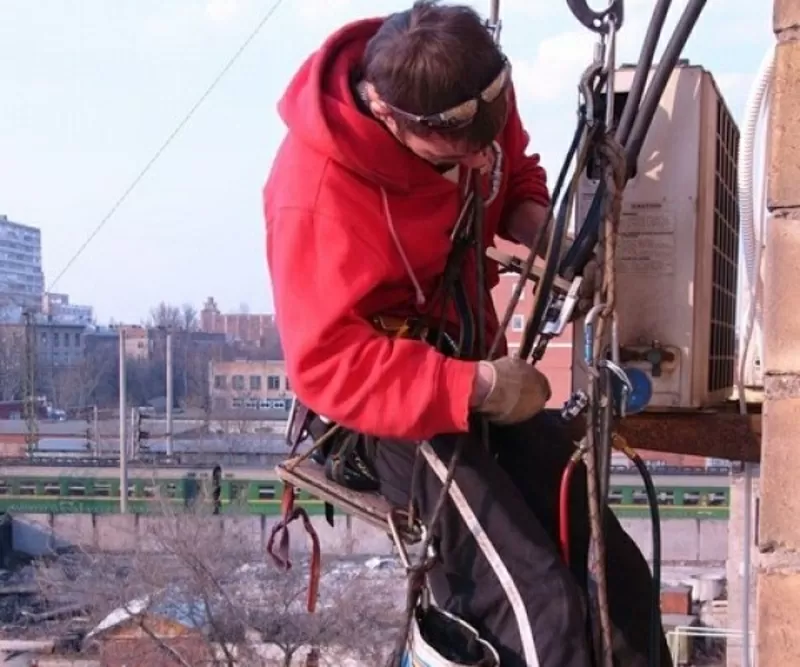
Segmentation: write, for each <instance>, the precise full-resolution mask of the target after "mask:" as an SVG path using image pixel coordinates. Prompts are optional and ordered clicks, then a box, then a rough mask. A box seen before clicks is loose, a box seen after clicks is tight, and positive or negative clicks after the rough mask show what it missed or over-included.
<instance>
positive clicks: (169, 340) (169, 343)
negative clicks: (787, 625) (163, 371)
mask: <svg viewBox="0 0 800 667" xmlns="http://www.w3.org/2000/svg"><path fill="white" fill-rule="evenodd" d="M172 385H173V381H172V333H171V332H169V331H168V332H167V456H172V402H173V400H174V397H173V395H172Z"/></svg>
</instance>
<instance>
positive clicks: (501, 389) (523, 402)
mask: <svg viewBox="0 0 800 667" xmlns="http://www.w3.org/2000/svg"><path fill="white" fill-rule="evenodd" d="M480 367H481V371H484V372H485V373H486V374H487V375H489V374H491V377H492V382H491V385H490V388H489V391H488V392H487V394H486V397H485V398H484V399H483V401H482V402H481V403H480V404H479V405H478V406H477V411H478V412H481V413H483V414H485V415H486V416H487V417H488V418H489V420H490V421H492V422H494V423H495V424H516V423H518V422H523V421H526V420H527V419H530V418H531V417H533V416H534V415H536V414H538V413H539V412H541V411H542V410H543V409H544V406H545V404H546V403H547V401H548V400H550V396H551V391H550V383H549V382H548V380H547V378H546V377H545V376H544V375H543V374H542V373H540V372H539V371H538V370H536V368H534V367H533V366H531V365H530V364H528V363H526V362H524V361H521V360H519V359H514V358H512V357H502V358H500V359H496V360H495V361H481V362H480ZM481 374H483V373H481Z"/></svg>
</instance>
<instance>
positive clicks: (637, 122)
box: [268, 0, 705, 667]
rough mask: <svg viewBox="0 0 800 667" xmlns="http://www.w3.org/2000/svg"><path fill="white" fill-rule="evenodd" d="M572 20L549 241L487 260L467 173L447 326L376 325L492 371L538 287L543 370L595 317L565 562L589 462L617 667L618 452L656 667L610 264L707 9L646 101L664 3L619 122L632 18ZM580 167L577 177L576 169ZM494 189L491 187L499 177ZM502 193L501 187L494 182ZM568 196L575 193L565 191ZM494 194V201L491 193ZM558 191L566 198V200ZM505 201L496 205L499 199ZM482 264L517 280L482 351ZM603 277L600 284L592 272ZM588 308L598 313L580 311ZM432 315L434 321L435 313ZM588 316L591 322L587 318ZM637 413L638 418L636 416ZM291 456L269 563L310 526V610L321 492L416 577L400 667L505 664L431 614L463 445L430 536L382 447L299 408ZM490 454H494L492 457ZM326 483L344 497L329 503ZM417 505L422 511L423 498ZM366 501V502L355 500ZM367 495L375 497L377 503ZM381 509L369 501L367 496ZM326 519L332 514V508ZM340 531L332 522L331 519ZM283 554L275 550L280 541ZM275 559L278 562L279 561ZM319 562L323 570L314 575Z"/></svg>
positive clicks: (453, 623)
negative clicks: (611, 521) (580, 478)
mask: <svg viewBox="0 0 800 667" xmlns="http://www.w3.org/2000/svg"><path fill="white" fill-rule="evenodd" d="M566 2H567V5H568V6H569V8H570V10H571V11H572V13H573V14H574V16H575V17H576V19H577V20H578V21H579V22H580V23H581V24H582V25H583V26H585V27H586V28H587V29H589V30H591V31H593V32H594V33H596V34H597V35H598V41H597V44H596V49H595V54H594V60H593V62H592V63H591V65H590V66H589V67H587V69H586V70H585V71H584V73H583V75H582V77H581V79H580V81H579V85H578V92H579V95H580V104H579V107H578V118H577V126H576V130H575V133H574V136H573V139H572V142H571V144H570V147H569V149H568V151H567V154H566V157H565V160H564V163H563V164H562V167H561V170H560V172H559V175H558V178H557V180H556V184H555V186H554V188H553V192H552V196H551V203H550V206H549V209H548V211H547V214H546V220H547V225H546V226H545V229H544V230H543V231H542V232H541V236H542V238H539V239H535V240H534V242H533V243H532V245H531V247H530V248H529V253H528V256H527V258H526V259H525V260H524V261H523V260H519V259H517V258H514V257H507V256H503V255H502V253H498V252H496V251H494V250H493V249H488V251H487V250H486V249H484V247H483V239H484V236H483V215H484V207H485V206H486V205H487V204H488V203H490V202H491V199H492V197H493V195H492V194H491V193H490V197H489V199H488V200H486V199H484V198H482V196H481V195H480V188H479V178H480V175H479V174H477V173H471V174H470V176H469V178H468V181H467V186H468V188H467V190H466V191H465V193H464V198H463V206H462V209H461V213H460V215H459V217H458V219H457V222H456V225H455V227H454V231H453V235H452V242H453V243H452V250H451V252H450V256H449V257H448V260H447V263H446V266H445V269H444V271H443V275H442V279H441V284H440V286H439V289H437V292H436V295H435V298H434V299H433V300H432V303H433V304H435V305H436V306H437V307H439V308H440V311H439V312H441V313H442V315H441V320H440V322H438V325H437V326H434V323H431V322H428V321H424V320H422V321H420V322H416V321H415V322H410V321H403V322H401V323H400V324H399V325H396V326H394V327H392V326H387V323H386V322H385V321H381V322H376V323H375V324H376V326H379V327H380V328H381V329H382V330H384V332H386V333H387V334H389V335H397V336H409V337H416V338H420V339H423V340H427V341H428V342H430V343H431V344H432V345H434V346H436V347H437V348H438V349H440V350H442V351H443V352H445V353H447V354H450V355H451V356H465V355H469V356H472V357H475V356H477V357H478V358H481V359H493V358H494V357H495V356H496V354H497V353H498V352H499V350H500V349H501V346H502V343H503V339H504V332H505V330H506V329H507V327H508V324H509V322H510V320H511V317H512V315H513V313H514V311H515V310H516V306H517V304H518V302H519V299H520V296H521V294H522V290H523V289H524V288H525V286H526V285H527V283H528V281H529V280H531V281H534V282H536V283H537V285H536V289H535V293H534V299H533V304H532V306H531V311H530V316H529V318H528V320H527V324H526V327H525V331H524V334H523V338H522V341H521V345H520V348H519V351H518V356H519V358H520V359H522V360H524V361H530V363H532V364H535V363H537V362H538V361H539V360H541V359H542V357H543V356H544V354H545V353H546V350H547V347H548V343H549V341H551V340H552V339H553V338H555V337H557V336H559V335H561V334H562V333H563V332H564V330H565V328H566V326H567V325H568V324H569V323H570V322H572V321H574V320H576V319H577V318H579V317H580V316H582V315H584V314H585V315H586V318H585V324H584V341H583V342H584V346H583V347H584V350H583V352H584V354H583V359H582V364H583V365H584V366H585V370H586V371H587V375H588V384H587V386H586V388H585V389H578V390H576V391H575V392H574V393H573V395H572V396H571V397H570V399H569V400H568V401H567V403H566V404H565V405H564V408H563V409H562V411H561V417H562V419H563V420H564V421H565V422H568V421H571V420H574V419H577V418H579V417H581V416H585V419H586V434H585V436H584V437H583V438H582V439H581V440H580V442H578V443H576V451H575V453H574V455H573V456H572V457H571V459H570V461H569V463H568V464H567V466H566V468H565V470H564V474H563V478H562V482H561V487H560V492H559V503H558V504H559V524H558V525H559V533H560V540H559V541H560V548H561V553H562V556H563V558H564V560H565V561H566V562H567V563H569V562H570V560H571V558H572V554H571V550H570V546H571V545H570V543H569V509H570V507H569V503H570V482H571V479H572V477H573V475H574V473H575V470H576V469H577V468H578V466H579V465H580V464H581V462H583V463H584V467H585V470H586V475H587V492H588V507H587V508H586V509H587V512H588V515H589V523H590V529H591V530H590V559H589V562H590V568H589V569H590V573H591V575H592V578H593V579H594V582H595V583H596V598H597V599H596V600H594V601H593V604H592V614H591V617H592V618H593V620H594V622H593V623H592V626H593V635H594V644H595V657H596V664H597V665H598V667H600V666H602V667H612V664H613V660H612V638H611V623H610V618H609V600H608V590H607V584H606V578H605V562H606V558H605V544H604V532H603V523H604V522H603V513H604V512H605V511H607V497H608V488H609V481H610V460H611V450H612V449H613V448H617V449H618V450H620V451H622V452H623V453H624V454H625V455H626V456H628V457H629V458H630V459H631V461H632V462H633V463H634V465H635V466H636V468H637V470H639V472H640V474H641V475H642V478H643V480H644V484H645V487H646V491H647V496H648V501H649V503H650V509H651V519H652V521H653V541H654V545H653V578H654V587H653V599H652V609H651V613H652V623H651V647H650V651H649V656H648V657H649V664H650V665H652V666H658V665H660V658H659V651H660V622H659V621H660V609H659V592H660V553H661V546H660V528H659V525H658V521H659V516H658V504H657V498H656V495H655V489H654V487H653V484H652V479H651V477H650V475H649V473H648V471H647V468H646V466H645V465H644V463H643V462H642V460H641V457H639V455H638V454H636V452H634V451H633V450H631V449H630V447H628V445H627V443H625V442H624V441H623V440H622V439H621V438H620V437H619V436H618V435H617V434H615V433H614V429H615V422H616V421H617V420H618V419H620V418H624V417H625V416H626V414H627V413H629V412H630V411H631V405H630V401H629V399H630V397H631V394H632V392H633V387H632V385H631V382H630V380H629V378H628V377H627V375H626V373H625V371H624V370H623V369H622V367H621V366H620V350H619V343H618V340H617V327H618V323H617V315H616V311H615V305H616V280H615V259H616V243H617V233H618V227H619V221H620V215H621V206H622V196H623V192H624V189H625V186H626V184H627V181H628V180H629V178H631V177H632V176H633V175H634V174H635V168H636V162H637V159H638V155H639V152H640V150H641V147H642V144H643V141H644V137H645V135H646V133H647V130H648V129H649V127H650V124H651V123H652V120H653V117H654V114H655V111H656V108H657V106H658V103H659V100H660V99H661V96H662V94H663V92H664V88H665V86H666V82H667V79H668V77H669V75H670V73H671V72H672V70H673V69H674V67H675V65H676V63H677V59H678V57H679V56H680V53H681V51H682V50H683V47H684V45H685V43H686V40H687V39H688V37H689V35H690V34H691V31H692V29H693V27H694V25H695V23H696V21H697V19H698V18H699V15H700V13H701V11H702V9H703V7H704V5H705V0H689V2H688V4H687V7H686V9H685V11H684V13H683V15H682V16H681V18H680V20H679V21H678V24H677V27H676V29H675V33H674V34H673V36H672V37H671V39H670V40H669V43H668V45H667V46H666V48H665V50H664V53H663V55H662V58H661V60H660V62H659V64H658V66H657V67H656V68H655V70H654V71H653V73H652V77H651V79H650V85H649V87H648V88H647V91H646V94H645V84H646V83H647V80H648V76H649V75H650V73H651V68H652V64H653V57H654V54H655V50H656V47H657V45H658V40H659V37H660V34H661V31H662V29H663V25H664V20H665V17H666V14H667V11H668V10H669V6H670V2H671V0H657V4H656V7H655V8H654V10H653V13H652V17H651V21H650V25H649V27H648V31H647V34H646V37H645V40H644V42H643V45H642V50H641V54H640V58H639V63H638V65H637V68H636V71H635V74H634V78H633V83H632V85H631V89H630V91H629V92H628V94H627V99H626V101H625V104H624V106H623V107H622V109H621V110H619V111H620V113H617V111H618V109H616V108H615V106H616V104H615V102H616V94H615V93H616V91H615V87H614V76H615V70H616V38H617V34H618V32H619V30H620V29H621V27H622V24H623V19H624V2H623V0H613V2H611V3H610V6H609V7H608V8H607V9H605V10H603V11H595V10H592V9H591V8H590V7H589V6H588V4H587V2H586V0H566ZM486 27H487V30H489V31H490V32H491V34H492V36H493V38H494V39H495V41H499V36H500V32H501V21H500V18H499V0H491V3H490V17H489V20H488V21H487V23H486ZM573 161H574V162H575V168H574V172H573V173H572V175H571V177H569V170H570V165H571V164H572V163H573ZM589 170H591V174H592V177H593V178H596V180H598V185H597V188H596V190H595V194H594V196H593V199H592V202H591V205H590V207H589V209H588V212H587V214H586V217H585V219H583V220H581V221H580V223H581V224H580V225H579V227H578V231H577V234H576V237H575V239H574V241H572V243H571V244H570V245H569V247H568V248H564V246H565V242H566V240H567V228H568V225H569V220H570V219H571V217H572V213H573V208H574V203H575V201H576V198H577V193H578V185H579V181H580V178H581V176H582V174H583V173H584V171H589ZM490 180H491V182H492V184H493V185H494V184H495V181H497V179H496V178H490ZM498 183H499V181H498ZM565 186H566V187H565ZM492 189H495V188H492ZM562 190H565V191H564V193H563V196H562ZM495 194H496V192H495ZM544 235H547V250H546V253H545V257H544V259H545V261H544V267H543V268H541V269H539V268H538V267H537V268H534V260H535V257H536V254H537V252H536V251H537V249H538V248H539V247H540V245H541V242H542V240H543V237H544ZM473 249H474V252H475V255H476V257H477V258H478V259H479V260H480V258H482V257H484V256H485V255H487V256H489V257H490V258H492V259H496V260H498V261H499V262H500V263H501V270H505V271H513V272H515V273H517V274H519V279H518V281H517V284H516V285H515V288H514V291H513V294H512V297H511V300H510V302H509V304H508V307H507V309H506V312H505V314H504V315H503V317H502V318H501V321H500V326H499V329H498V332H497V334H496V336H495V338H494V339H493V340H492V341H491V343H490V344H489V341H486V340H485V335H486V327H485V322H484V305H485V299H486V297H487V295H486V293H485V289H484V287H485V285H486V281H485V266H484V262H483V261H477V262H476V271H477V276H476V278H477V284H478V292H477V303H476V311H477V312H476V313H475V314H473V313H472V310H471V308H470V306H469V303H468V300H467V299H466V295H465V294H464V292H463V287H462V286H461V284H460V280H459V277H460V272H461V268H462V266H463V260H464V258H465V256H466V255H467V253H468V252H469V251H470V250H473ZM593 264H596V266H597V270H596V272H597V273H598V274H599V275H598V276H595V277H594V278H595V279H594V280H592V279H591V276H590V273H592V272H593V269H592V265H593ZM587 300H590V301H591V303H592V305H591V307H589V308H585V307H584V303H585V302H586V301H587ZM451 301H452V303H453V305H454V306H455V308H456V311H457V312H458V313H459V316H460V317H461V318H462V321H463V322H464V324H463V325H462V327H461V331H460V333H459V334H458V336H457V337H456V338H452V337H451V336H450V335H449V333H448V331H447V329H448V327H447V326H446V313H447V312H448V305H449V303H450V302H451ZM427 310H428V312H435V309H434V308H432V307H429V308H428V309H427ZM587 311H588V312H587ZM640 409H643V407H641V408H640ZM480 431H481V436H482V439H483V441H484V443H485V444H487V443H486V441H487V439H488V438H487V433H488V423H487V422H486V420H485V419H482V420H481V424H480ZM306 439H311V440H312V442H313V445H312V447H311V449H309V450H308V451H306V452H305V453H303V454H302V455H299V456H295V452H296V450H297V447H298V444H299V443H300V442H301V441H303V440H306ZM289 440H290V445H291V446H292V455H291V458H290V459H289V460H288V461H287V462H285V463H284V464H282V465H281V466H279V467H278V474H279V476H280V477H281V479H282V480H283V481H284V495H283V499H282V515H281V520H280V521H279V522H278V524H277V525H276V526H275V528H274V530H273V532H272V534H271V535H270V539H269V545H268V551H269V552H270V554H271V555H272V556H273V558H274V559H275V561H276V563H278V564H279V565H281V566H282V567H290V565H289V562H288V532H287V530H286V527H287V525H288V524H289V523H290V522H291V521H292V520H295V519H298V518H299V519H302V520H303V521H304V523H305V525H306V528H307V530H308V531H309V533H310V534H311V539H312V586H311V589H312V590H313V597H314V599H312V594H311V590H310V592H309V609H310V610H312V611H313V607H314V600H315V596H316V590H317V583H316V580H315V579H314V576H316V577H317V578H318V576H319V567H318V551H319V541H318V539H317V538H316V535H315V534H314V533H313V528H311V526H310V522H309V521H308V517H307V516H305V515H304V513H303V511H302V510H301V509H297V508H295V507H294V496H295V487H302V486H306V487H310V488H314V489H315V491H314V492H315V493H318V494H319V495H320V497H321V498H322V499H323V500H325V501H326V502H327V503H332V504H338V505H340V506H342V507H344V508H345V510H346V511H348V512H352V513H354V514H356V515H358V516H359V517H361V518H364V519H365V520H366V521H369V522H371V523H372V524H373V525H376V526H381V527H383V528H384V529H387V532H389V533H390V534H391V537H392V539H393V541H394V543H395V545H396V547H397V550H398V553H399V555H400V558H401V560H402V562H403V565H404V567H405V569H406V573H407V590H408V595H407V605H406V623H405V627H404V632H403V634H402V637H401V638H400V641H399V642H398V647H397V650H396V651H395V655H394V660H395V664H398V665H399V664H402V665H404V666H405V665H414V664H428V665H437V666H438V665H455V664H458V665H485V666H487V667H494V666H496V665H499V659H498V657H497V653H496V651H495V649H494V648H493V647H491V646H490V645H489V644H488V643H487V642H486V641H484V640H482V639H481V638H480V637H479V636H478V633H477V632H476V631H475V629H474V628H472V627H471V626H470V625H468V624H466V623H464V622H463V621H462V620H461V619H458V618H456V617H455V616H452V615H451V614H449V613H447V612H445V611H444V610H441V609H439V608H437V607H436V606H435V605H433V604H431V602H430V595H429V593H428V590H427V583H426V581H427V576H426V575H427V573H428V572H429V571H430V569H431V568H432V567H433V565H434V564H435V562H436V553H435V549H434V548H433V543H434V540H433V538H434V532H435V530H436V526H437V525H438V520H439V517H440V514H441V511H442V508H443V507H444V504H445V502H446V499H447V496H448V493H449V489H450V486H451V483H452V480H453V477H454V474H455V470H456V467H457V465H458V462H459V460H460V454H461V449H462V447H463V445H464V438H458V439H457V440H456V445H455V449H454V452H453V454H452V456H451V457H450V460H449V463H448V467H447V475H446V478H445V481H444V483H443V485H442V488H441V491H440V494H439V496H438V498H437V502H436V504H435V507H434V509H433V512H432V513H431V515H430V516H429V517H426V518H425V521H424V525H423V522H422V520H421V518H420V517H418V516H417V515H416V512H415V508H414V506H413V500H412V503H411V504H410V505H409V507H408V508H407V509H406V510H403V511H402V512H401V511H399V510H397V509H395V508H390V507H388V504H386V503H385V501H382V500H380V499H379V496H377V494H376V493H375V492H376V491H377V490H378V487H379V483H378V478H377V475H376V474H375V471H374V469H373V468H372V466H371V463H370V461H371V458H372V453H373V451H374V447H375V443H374V441H371V440H370V439H369V438H366V437H365V436H361V435H360V434H356V433H352V432H349V431H348V430H347V429H344V428H343V427H341V426H340V425H337V424H334V423H331V422H330V421H329V420H325V419H324V418H323V417H322V416H320V415H316V414H314V413H313V412H312V411H310V410H308V409H306V408H304V407H303V406H300V405H299V404H298V403H295V405H294V406H293V409H292V421H291V423H290V426H289ZM487 446H488V444H487ZM309 460H311V461H315V462H316V464H317V466H316V468H315V469H314V470H310V469H309V468H308V467H307V466H304V465H302V464H304V463H307V462H308V461H309ZM420 462H421V457H420V456H419V455H417V459H416V461H415V465H414V473H413V474H412V484H414V483H415V480H416V479H417V476H418V475H417V473H418V472H419V465H421V463H420ZM324 480H327V481H329V482H330V481H333V482H335V483H336V484H338V485H340V487H341V488H340V489H339V490H338V491H335V490H332V489H331V488H330V485H326V484H325V483H324ZM413 490H414V489H413V488H412V493H411V497H412V499H413V497H414V495H415V494H414V493H413ZM359 494H360V495H359ZM369 494H371V495H369ZM368 496H369V497H370V498H373V499H374V500H370V501H369V502H365V501H364V498H366V497H368ZM327 507H330V505H327V506H326V508H327ZM328 519H329V521H330V522H331V523H332V520H333V517H332V512H330V513H328ZM276 539H277V541H278V547H275V541H276ZM414 543H419V544H420V545H421V546H420V558H419V562H417V563H412V562H411V559H410V557H409V554H408V552H407V550H406V545H407V544H414ZM276 548H277V549H278V553H273V551H274V550H275V549H276ZM315 563H316V570H315Z"/></svg>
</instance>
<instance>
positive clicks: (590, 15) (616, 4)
mask: <svg viewBox="0 0 800 667" xmlns="http://www.w3.org/2000/svg"><path fill="white" fill-rule="evenodd" d="M567 6H568V7H569V8H570V11H571V12H572V14H573V16H574V17H575V18H576V19H578V21H580V23H581V24H582V25H583V27H584V28H587V29H589V30H591V31H592V32H596V33H600V34H607V33H608V31H609V26H611V25H612V24H613V26H614V28H616V29H617V30H619V29H620V28H621V27H622V21H623V19H624V18H625V9H624V4H623V0H613V2H612V3H611V6H610V7H608V9H606V10H604V11H602V12H596V11H595V10H593V9H592V8H591V7H589V3H588V2H587V0H567Z"/></svg>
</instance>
